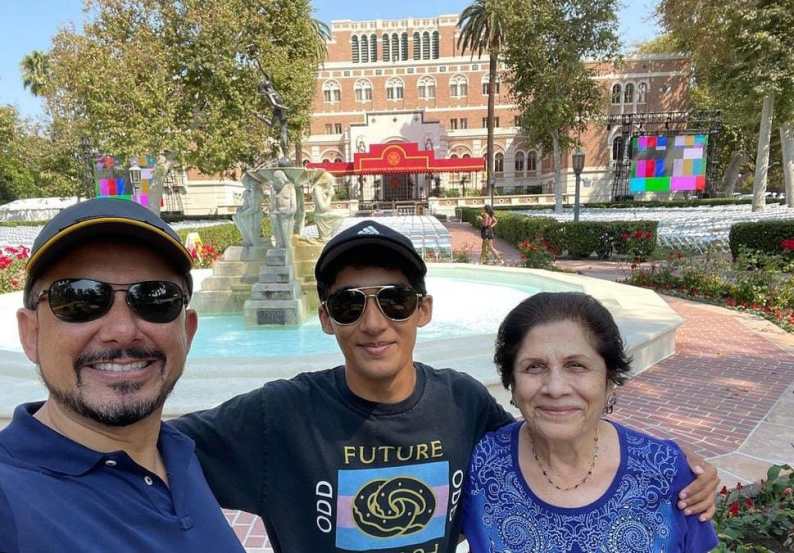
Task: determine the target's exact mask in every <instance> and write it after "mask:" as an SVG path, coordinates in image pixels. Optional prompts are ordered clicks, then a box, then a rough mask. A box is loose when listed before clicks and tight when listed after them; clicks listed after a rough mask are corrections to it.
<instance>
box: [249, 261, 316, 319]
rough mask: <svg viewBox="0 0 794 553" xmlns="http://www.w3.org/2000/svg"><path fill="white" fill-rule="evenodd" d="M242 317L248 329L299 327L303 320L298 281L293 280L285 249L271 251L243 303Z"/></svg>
mask: <svg viewBox="0 0 794 553" xmlns="http://www.w3.org/2000/svg"><path fill="white" fill-rule="evenodd" d="M242 311H243V316H244V317H245V323H246V324H247V325H249V326H259V325H279V326H284V325H298V324H300V323H301V322H303V319H304V318H305V309H304V306H303V299H302V294H301V287H300V283H299V281H298V280H297V279H296V278H295V272H294V268H293V263H292V258H291V255H290V252H289V250H288V249H284V248H272V249H270V250H268V252H267V255H266V256H265V263H264V265H262V268H261V270H260V273H259V278H258V280H257V282H256V283H255V284H254V285H253V286H252V287H251V294H250V297H249V299H247V300H246V301H245V303H244V304H243V309H242Z"/></svg>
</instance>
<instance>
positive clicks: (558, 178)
mask: <svg viewBox="0 0 794 553" xmlns="http://www.w3.org/2000/svg"><path fill="white" fill-rule="evenodd" d="M551 145H552V157H553V161H554V213H562V152H560V133H559V132H558V131H552V133H551Z"/></svg>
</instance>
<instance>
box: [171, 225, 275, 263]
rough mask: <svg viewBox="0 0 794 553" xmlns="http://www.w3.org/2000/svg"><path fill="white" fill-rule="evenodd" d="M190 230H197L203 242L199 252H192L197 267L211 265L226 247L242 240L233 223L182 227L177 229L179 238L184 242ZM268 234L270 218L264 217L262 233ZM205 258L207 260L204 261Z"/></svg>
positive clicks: (269, 231) (269, 232)
mask: <svg viewBox="0 0 794 553" xmlns="http://www.w3.org/2000/svg"><path fill="white" fill-rule="evenodd" d="M191 232H197V233H198V234H199V236H201V242H202V244H203V247H202V250H201V251H200V252H193V253H194V260H195V261H196V267H199V268H203V267H209V266H211V264H212V262H213V261H215V259H217V258H219V257H220V256H221V255H223V252H224V251H226V248H228V247H229V246H236V245H238V244H240V243H242V240H243V237H242V236H241V235H240V231H239V230H237V227H236V226H235V225H234V223H226V224H223V225H213V226H211V227H199V228H184V229H180V230H179V231H177V234H179V238H181V239H182V242H183V243H184V242H185V239H186V238H187V235H188V234H189V233H191ZM270 234H271V230H270V219H269V218H267V217H265V218H263V219H262V235H263V236H270ZM205 258H206V259H208V260H209V261H205Z"/></svg>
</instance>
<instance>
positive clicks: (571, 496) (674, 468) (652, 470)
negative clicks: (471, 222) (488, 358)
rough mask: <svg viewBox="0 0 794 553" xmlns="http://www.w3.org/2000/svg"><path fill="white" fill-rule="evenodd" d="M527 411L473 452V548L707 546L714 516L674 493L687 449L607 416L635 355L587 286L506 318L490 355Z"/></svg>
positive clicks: (468, 501)
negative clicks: (700, 513)
mask: <svg viewBox="0 0 794 553" xmlns="http://www.w3.org/2000/svg"><path fill="white" fill-rule="evenodd" d="M494 361H495V362H496V365H497V368H498V370H499V372H500V374H501V377H502V383H503V384H504V386H505V387H506V388H507V389H508V390H509V391H510V392H511V394H512V403H513V404H514V405H515V406H516V407H518V409H519V410H520V411H521V414H522V415H523V417H524V420H523V421H518V422H516V423H514V424H511V425H508V426H506V427H504V428H501V429H499V430H497V431H495V432H492V433H490V434H488V435H486V436H485V437H484V438H483V439H482V441H481V442H480V443H479V444H478V445H477V447H476V448H475V451H474V453H473V455H472V460H471V465H470V469H469V476H468V479H467V483H466V496H465V499H464V522H463V530H464V533H465V534H466V538H467V539H468V541H469V545H470V547H471V551H472V553H486V552H487V553H496V552H508V551H509V552H512V553H519V552H574V553H578V552H582V553H584V552H593V551H599V552H601V551H603V552H620V553H623V552H635V551H636V552H643V553H649V552H654V553H661V552H665V553H671V552H679V551H680V552H692V553H699V552H703V551H709V550H710V549H712V548H713V547H715V546H716V545H717V537H716V533H715V531H714V528H713V526H712V525H711V524H710V523H704V522H700V521H699V520H698V519H697V518H696V517H695V516H694V515H692V516H686V514H685V513H683V512H681V511H679V509H678V508H677V507H676V498H677V496H678V493H679V491H680V490H681V489H683V488H684V487H685V486H687V485H688V484H689V483H690V482H691V481H692V480H693V479H694V475H693V473H692V471H691V470H690V469H689V467H688V466H687V463H686V458H685V456H684V454H683V453H682V451H681V450H680V449H679V447H678V446H677V445H676V444H675V443H674V442H672V441H669V440H661V439H658V438H654V437H652V436H649V435H647V434H644V433H641V432H638V431H636V430H632V429H630V428H627V427H625V426H623V425H620V424H618V423H615V422H612V421H608V420H606V419H604V418H603V417H604V415H605V414H609V413H611V411H612V406H613V405H614V400H615V389H616V388H617V387H618V386H620V385H621V384H622V383H623V381H624V380H625V378H626V374H627V373H628V371H629V363H630V361H629V359H628V358H627V356H626V354H625V352H624V349H623V340H622V339H621V337H620V331H619V330H618V327H617V325H616V324H615V321H614V319H613V318H612V315H611V314H610V313H609V311H607V310H606V309H605V308H604V307H603V306H602V305H601V304H600V303H599V302H598V301H596V300H595V299H594V298H592V297H590V296H588V295H586V294H580V293H568V292H565V293H540V294H536V295H534V296H532V297H530V298H528V299H527V300H525V301H523V302H522V303H521V304H519V305H518V306H517V307H515V308H514V309H513V310H512V311H511V312H510V313H509V314H508V315H507V317H506V318H505V320H504V321H503V322H502V324H501V326H500V328H499V333H498V336H497V342H496V354H495V356H494Z"/></svg>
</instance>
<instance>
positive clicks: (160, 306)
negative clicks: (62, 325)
mask: <svg viewBox="0 0 794 553" xmlns="http://www.w3.org/2000/svg"><path fill="white" fill-rule="evenodd" d="M116 292H126V296H127V305H128V306H129V307H130V309H132V311H133V312H134V313H135V314H136V315H138V316H139V317H140V318H141V319H143V320H144V321H147V322H150V323H170V322H171V321H173V320H174V319H176V318H177V317H178V316H179V313H180V312H181V311H182V308H183V307H184V306H186V305H187V303H188V297H187V294H185V292H183V291H182V288H180V287H179V285H178V284H176V283H174V282H170V281H168V280H147V281H145V282H134V283H132V284H114V283H110V282H101V281H99V280H91V279H89V278H64V279H61V280H56V281H55V282H53V283H52V284H50V287H49V288H48V289H47V290H44V291H42V292H41V294H39V297H38V299H37V300H36V303H35V305H33V309H36V308H37V307H38V305H39V302H41V300H43V299H46V300H47V303H49V304H50V309H51V310H52V312H53V314H54V315H55V316H56V317H58V318H59V319H60V320H62V321H66V322H67V323H87V322H88V321H93V320H96V319H98V318H100V317H102V316H103V315H105V313H107V312H108V311H110V308H111V306H112V305H113V298H114V297H115V295H116Z"/></svg>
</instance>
